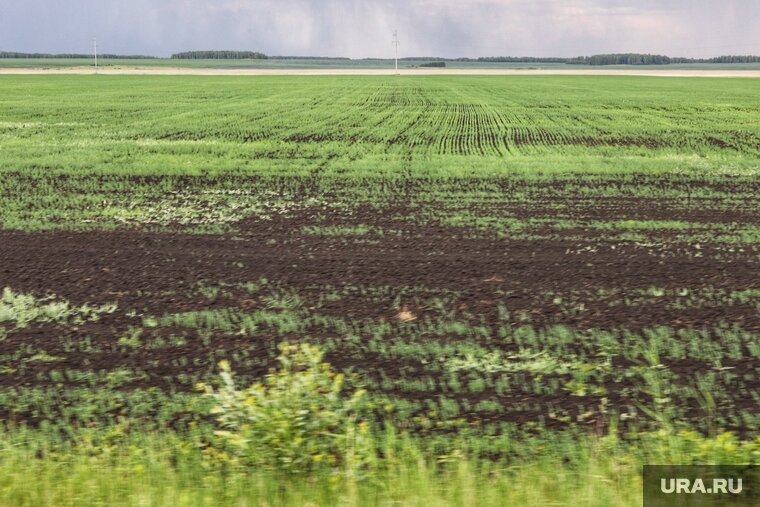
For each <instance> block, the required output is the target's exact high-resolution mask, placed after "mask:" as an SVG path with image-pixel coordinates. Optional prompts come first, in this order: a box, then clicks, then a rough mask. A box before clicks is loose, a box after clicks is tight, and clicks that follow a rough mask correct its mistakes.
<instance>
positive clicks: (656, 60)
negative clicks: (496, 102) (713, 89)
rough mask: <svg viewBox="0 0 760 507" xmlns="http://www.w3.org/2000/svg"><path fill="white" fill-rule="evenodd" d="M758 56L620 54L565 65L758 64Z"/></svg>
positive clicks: (759, 57) (578, 59) (598, 56)
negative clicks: (711, 56)
mask: <svg viewBox="0 0 760 507" xmlns="http://www.w3.org/2000/svg"><path fill="white" fill-rule="evenodd" d="M758 62H760V56H750V55H748V56H735V55H729V56H719V57H716V58H679V57H670V56H664V55H645V54H639V53H622V54H610V55H594V56H579V57H577V58H573V59H570V60H569V61H568V62H566V63H570V64H580V65H669V64H671V63H758Z"/></svg>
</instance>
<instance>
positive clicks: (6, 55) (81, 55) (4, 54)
mask: <svg viewBox="0 0 760 507" xmlns="http://www.w3.org/2000/svg"><path fill="white" fill-rule="evenodd" d="M0 58H92V53H90V54H85V53H56V54H52V53H17V52H15V51H0ZM98 58H103V59H104V60H113V59H119V60H136V59H140V60H152V59H154V58H156V57H155V56H145V55H112V54H108V53H105V54H102V55H101V54H99V55H98Z"/></svg>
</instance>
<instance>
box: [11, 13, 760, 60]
mask: <svg viewBox="0 0 760 507" xmlns="http://www.w3.org/2000/svg"><path fill="white" fill-rule="evenodd" d="M395 28H397V29H398V30H399V37H400V39H401V48H400V53H401V54H402V56H445V57H456V56H498V55H510V56H524V55H530V56H577V55H589V54H595V53H611V52H642V53H659V54H668V55H671V56H690V57H702V56H717V55H721V54H760V0H635V1H624V0H456V1H455V0H0V50H6V51H25V52H51V53H58V52H80V53H86V52H88V51H90V50H91V45H92V38H93V37H97V38H98V45H99V49H100V51H101V52H104V53H119V54H126V53H131V54H135V53H140V54H149V55H156V56H168V55H169V54H171V53H173V52H177V51H184V50H193V49H241V50H242V49H247V50H255V51H262V52H264V53H267V54H269V55H312V56H316V55H320V56H349V57H353V58H361V57H390V56H392V54H393V49H392V46H391V33H392V31H393V30H394V29H395Z"/></svg>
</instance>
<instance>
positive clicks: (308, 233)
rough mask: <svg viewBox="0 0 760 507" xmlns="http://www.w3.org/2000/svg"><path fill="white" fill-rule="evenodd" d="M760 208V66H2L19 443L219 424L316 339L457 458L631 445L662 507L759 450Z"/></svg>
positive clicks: (403, 418) (438, 451)
mask: <svg viewBox="0 0 760 507" xmlns="http://www.w3.org/2000/svg"><path fill="white" fill-rule="evenodd" d="M759 210H760V80H757V79H719V78H692V79H684V78H647V77H614V76H612V77H608V76H603V77H601V76H594V77H585V76H584V77H582V76H570V77H568V76H535V77H533V76H527V77H524V76H511V77H484V76H456V77H449V76H435V77H432V76H431V77H406V76H404V77H395V76H387V77H366V76H341V77H292V76H287V77H284V76H283V77H188V76H150V77H140V76H3V77H2V78H0V290H3V292H2V296H1V297H0V418H2V420H4V421H6V428H5V429H4V430H3V432H4V433H3V437H2V440H3V444H2V445H3V446H4V448H5V449H10V448H17V447H18V446H19V445H20V444H18V442H19V441H20V440H21V439H26V440H24V441H25V442H27V444H24V445H27V447H26V448H27V449H29V451H28V452H29V453H30V456H31V455H38V454H39V453H40V452H42V451H40V449H47V448H48V446H50V445H53V444H51V443H50V442H56V443H60V445H64V444H62V443H61V442H66V441H68V440H70V439H71V438H74V437H72V435H74V436H77V435H79V436H78V437H76V438H74V440H76V439H77V438H78V439H83V438H84V439H85V440H86V438H85V437H81V435H82V434H83V433H82V432H84V434H86V435H89V434H90V433H89V432H91V431H92V432H95V434H97V435H100V436H98V437H97V438H98V439H102V442H106V443H108V442H112V441H113V440H114V439H115V440H116V441H117V442H122V441H124V442H132V440H130V438H132V437H131V436H130V435H134V434H137V433H139V434H143V433H145V432H147V433H148V434H161V435H164V434H167V433H168V434H171V435H176V434H180V435H181V434H185V433H188V432H189V433H193V434H196V433H200V434H202V435H201V436H197V437H194V438H198V439H200V440H203V441H204V442H205V441H206V440H204V439H207V438H211V437H207V436H204V435H207V434H210V431H211V430H209V431H208V432H206V430H205V429H204V428H207V427H208V428H210V427H211V426H213V424H214V416H213V415H212V414H211V412H210V407H211V405H213V398H212V397H209V396H204V395H203V394H202V393H199V388H198V385H199V384H202V385H205V386H207V389H214V388H218V387H219V386H220V385H221V384H220V363H221V364H222V365H223V366H222V367H221V368H222V369H224V368H225V367H226V366H224V365H229V369H230V370H231V371H232V372H234V375H235V379H236V382H238V384H239V385H241V386H244V385H250V384H251V383H253V382H256V381H260V380H261V379H262V378H264V376H265V375H266V374H267V372H268V371H270V370H271V369H272V368H275V367H277V365H278V360H277V357H278V356H279V355H280V354H281V350H280V349H279V348H278V346H279V345H280V344H282V343H285V342H288V343H309V344H311V345H314V346H317V347H319V348H320V349H321V350H322V351H323V352H324V359H325V361H327V362H328V363H330V365H331V366H332V368H333V369H334V371H336V372H340V373H343V374H345V375H346V381H347V383H348V384H349V385H351V386H356V387H357V388H359V387H361V388H363V389H365V390H366V392H367V397H368V399H369V400H370V401H371V407H372V408H371V410H370V411H371V413H372V414H373V415H372V416H371V418H370V419H371V420H373V421H380V420H384V421H389V422H390V423H391V424H392V425H393V427H394V428H396V430H397V431H398V432H399V434H403V435H408V436H409V438H412V439H415V442H418V443H417V444H415V445H419V446H420V447H421V448H424V449H425V451H424V453H427V454H425V455H427V456H432V458H431V459H432V461H433V462H436V460H437V462H439V463H446V462H448V461H449V460H451V461H456V459H455V456H458V454H457V453H458V452H460V451H461V450H462V449H463V448H466V452H467V455H468V456H469V457H471V459H473V460H483V461H484V462H487V463H489V465H488V466H495V465H494V463H496V464H498V463H508V464H509V463H511V464H512V465H514V464H515V463H518V464H519V463H525V462H530V459H533V458H532V457H534V456H548V457H547V458H546V459H547V460H549V459H550V458H552V459H554V458H556V459H557V460H564V461H562V462H565V463H567V462H572V461H574V460H576V461H578V460H581V459H582V456H586V454H584V452H585V451H582V450H583V449H596V448H598V445H599V442H602V443H603V444H604V445H614V446H616V447H615V448H616V449H617V448H618V447H617V446H628V445H630V446H631V447H630V448H629V449H635V451H631V452H632V453H633V454H630V453H629V454H626V456H628V457H629V458H630V461H625V460H619V461H617V462H616V464H614V466H612V465H610V467H611V468H610V469H605V471H598V473H599V474H605V473H610V474H613V475H615V474H616V475H615V477H616V480H617V481H618V482H614V481H611V482H610V484H612V483H613V482H614V483H615V484H618V485H620V484H623V485H622V486H620V488H619V490H618V491H616V492H614V493H613V492H609V491H606V492H604V493H603V494H600V493H599V491H593V492H591V491H589V492H588V494H589V497H588V498H587V500H588V505H591V504H593V502H599V503H598V504H599V505H637V504H640V497H639V496H637V494H639V492H638V489H637V488H638V482H637V480H639V479H637V477H638V474H639V472H640V470H639V469H638V468H637V467H638V465H639V464H641V463H643V462H651V460H653V459H656V458H660V459H661V460H667V459H678V460H680V461H681V462H685V461H689V460H692V461H693V462H700V463H701V462H737V461H740V462H748V461H749V462H757V461H760V440H758V435H759V434H758V430H759V429H760V410H759V408H760V394H759V393H760V389H759V388H760V378H759V377H758V374H759V373H760V275H759V274H758V273H760V211H759ZM208 386H214V387H208ZM373 418H374V419H373ZM373 424H374V423H373ZM377 424H379V423H377ZM204 432H205V433H204ZM30 435H32V436H30ZM104 435H105V436H104ZM22 437H23V438H22ZM88 438H89V437H88ZM92 438H95V437H92ZM167 438H168V437H167ZM119 439H123V440H119ZM658 439H659V440H658ZM30 440H31V441H32V444H29V443H28V441H30ZM676 440H677V442H678V446H680V447H678V449H679V450H678V452H676V451H673V450H672V449H671V451H672V453H671V454H668V452H671V451H667V452H665V451H662V449H663V445H664V444H663V442H666V441H667V442H673V441H676ZM80 442H81V440H80ZM87 442H89V444H92V441H91V440H87ZM97 442H101V440H97ZM610 442H614V444H613V443H610ZM89 444H88V445H89ZM66 445H70V444H66ZM92 445H94V444H92ZM134 445H136V444H134ZM162 445H163V444H162ZM199 445H200V444H199ZM673 445H675V444H673ZM103 446H107V444H102V445H100V447H103ZM95 447H98V446H95ZM100 447H99V448H100ZM626 448H628V447H626ZM88 449H90V448H88ZM646 449H650V450H651V449H656V450H657V452H661V453H662V452H665V454H654V455H646ZM684 449H685V450H684ZM90 450H91V449H90ZM608 451H609V449H608V450H607V451H605V452H608ZM19 452H20V451H19ZM87 452H89V451H87ZM156 452H158V451H156ZM188 452H189V451H188ZM420 452H422V451H420ZM588 452H589V453H592V450H589V451H588ZM616 452H617V451H616ZM621 452H622V451H621ZM626 452H628V451H626ZM652 452H654V451H652ZM35 453H36V454H35ZM43 454H44V453H43ZM608 454H609V455H610V456H613V455H615V454H614V453H613V452H612V451H609V452H608ZM386 455H387V453H386ZM24 456H25V455H24ZM141 456H143V455H141ZM162 456H163V455H162ZM630 456H635V457H634V458H631V457H630ZM143 458H144V456H143V457H142V458H140V459H143ZM88 459H89V458H88ZM145 459H147V458H145ZM173 459H174V458H173ZM315 459H316V458H315ZM320 459H321V458H320ZM536 459H539V458H536ZM583 459H585V458H583ZM521 460H528V461H521ZM32 461H33V460H32ZM478 462H480V461H478ZM7 463H8V462H6V463H5V464H2V463H0V468H2V467H3V466H6V467H10V465H8V464H7ZM19 463H27V464H25V465H24V466H29V467H33V465H28V462H27V461H25V460H24V459H23V458H19ZM531 463H532V462H531ZM547 463H549V461H546V462H543V461H542V462H541V465H540V466H539V469H540V470H545V471H547V470H552V468H551V466H552V465H550V464H549V465H547ZM626 463H627V464H628V465H629V468H628V469H626V470H623V471H621V467H625V464H626ZM17 465H18V463H17ZM198 466H199V467H200V465H198ZM505 466H506V465H505ZM537 466H538V465H537ZM514 467H515V468H514V469H512V470H513V472H514V473H524V474H529V473H530V470H529V469H528V468H526V467H525V466H521V465H514ZM540 467H545V468H543V469H542V468H540ZM612 469H614V470H613V471H612V472H610V470H612ZM29 470H36V469H34V468H29ZM130 470H131V469H130ZM204 470H205V469H204ZM515 470H517V471H516V472H515ZM526 470H528V471H527V472H526ZM143 472H144V473H147V472H145V471H144V470H143ZM30 473H32V472H30ZM204 473H205V472H204ZM536 473H538V472H536ZM546 473H547V474H548V473H549V472H548V471H547V472H546ZM589 473H591V472H589ZM538 476H541V475H540V474H538V475H535V476H529V475H526V477H528V478H527V479H525V480H526V481H531V480H533V481H535V480H536V477H538ZM51 477H53V476H51ZM457 477H459V476H457ZM541 477H543V476H541ZM51 480H52V479H51ZM420 480H422V479H420ZM425 480H426V481H427V480H431V481H432V480H433V479H430V478H427V479H425ZM544 481H545V479H544ZM626 481H627V482H626ZM425 484H428V485H429V483H428V482H425ZM0 485H5V483H4V482H3V479H0ZM418 486H419V485H418ZM502 486H503V487H504V491H502V494H504V495H506V494H507V492H506V490H507V489H510V488H512V493H513V494H514V495H518V493H516V492H515V490H514V487H513V486H510V485H509V484H506V485H504V484H502ZM545 486H546V490H547V491H548V493H547V495H549V496H548V497H536V496H533V497H531V496H526V497H520V496H514V497H510V498H512V499H513V500H514V501H515V502H517V501H524V502H529V503H530V502H533V503H534V504H538V503H540V502H542V501H545V502H547V503H548V502H549V501H554V502H558V503H555V505H557V504H564V503H563V502H564V501H567V502H571V501H573V500H572V499H557V498H554V497H551V495H552V494H554V495H556V494H561V493H558V492H557V491H556V488H554V487H553V486H552V485H548V484H547V485H545ZM555 486H556V484H555ZM415 487H416V486H415ZM575 487H580V486H578V485H577V484H576V485H575ZM463 488H464V489H466V487H464V486H463ZM275 489H276V488H275ZM423 489H424V488H423ZM560 489H561V488H560ZM1 491H2V487H0V498H2V496H1V495H2V494H3V493H2V492H1ZM224 491H225V494H233V493H230V491H231V490H226V489H225V490H224ZM460 493H461V491H460ZM17 494H18V495H19V496H17V497H15V500H16V502H18V503H19V504H21V503H23V502H25V501H28V502H30V503H29V504H30V505H31V504H33V503H34V501H33V500H30V498H32V499H34V498H36V499H37V500H38V501H41V500H40V499H39V498H38V497H33V496H24V494H23V493H22V492H20V493H17ZM72 494H73V493H72ZM389 494H390V493H389ZM462 494H464V493H462ZM28 495H32V493H28ZM605 495H609V496H605ZM391 496H392V495H391ZM72 498H74V497H72ZM77 498H80V500H81V497H77ZM98 498H100V497H98ZM442 498H446V496H445V495H444V496H443V497H442ZM451 498H454V499H455V500H453V501H455V502H458V501H460V500H461V505H467V504H468V501H467V499H466V497H463V498H462V499H460V498H459V496H457V495H454V496H452V497H451ZM504 498H505V497H504V496H501V497H498V498H495V499H491V500H487V499H483V501H482V504H483V505H485V504H488V502H490V501H493V502H494V503H493V504H494V505H499V504H500V503H499V501H504ZM456 499H459V500H456ZM531 499H532V500H531ZM101 500H102V499H101ZM291 500H292V501H293V502H295V503H294V504H296V503H297V502H298V499H296V500H293V499H291ZM375 500H376V499H375ZM304 501H305V500H304ZM365 501H368V500H367V499H366V498H365ZM405 501H406V502H407V503H406V504H409V505H413V504H415V503H414V502H413V501H412V500H410V499H408V498H407V499H406V500H405ZM72 502H73V500H72ZM11 503H13V502H11ZM61 504H62V503H61ZM191 504H193V503H192V502H190V501H189V500H188V505H191ZM195 504H196V505H200V504H201V502H196V503H195ZM365 504H366V503H365ZM425 504H426V502H424V501H422V500H421V501H420V503H419V505H425ZM427 504H428V505H432V504H431V503H427ZM581 504H583V502H581ZM257 505H258V504H257Z"/></svg>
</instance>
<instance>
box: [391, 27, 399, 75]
mask: <svg viewBox="0 0 760 507" xmlns="http://www.w3.org/2000/svg"><path fill="white" fill-rule="evenodd" d="M399 44H400V42H399V40H398V30H393V45H394V46H395V47H396V74H398V45H399Z"/></svg>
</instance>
